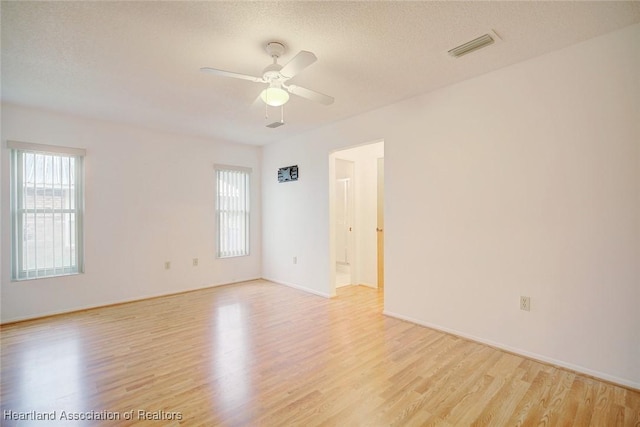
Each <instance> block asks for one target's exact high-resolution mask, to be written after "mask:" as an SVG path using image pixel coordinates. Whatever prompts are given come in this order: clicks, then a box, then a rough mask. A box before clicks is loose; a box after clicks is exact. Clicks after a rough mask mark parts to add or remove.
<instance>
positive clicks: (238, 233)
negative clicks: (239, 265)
mask: <svg viewBox="0 0 640 427" xmlns="http://www.w3.org/2000/svg"><path fill="white" fill-rule="evenodd" d="M215 171H216V220H217V231H218V233H217V236H218V238H217V254H216V256H217V257H218V258H229V257H236V256H245V255H249V175H250V173H251V169H248V168H241V167H235V166H222V165H216V166H215Z"/></svg>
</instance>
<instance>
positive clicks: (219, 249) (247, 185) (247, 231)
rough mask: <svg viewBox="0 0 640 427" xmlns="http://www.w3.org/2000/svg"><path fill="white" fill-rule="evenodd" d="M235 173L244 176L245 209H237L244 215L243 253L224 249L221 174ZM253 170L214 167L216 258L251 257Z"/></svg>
mask: <svg viewBox="0 0 640 427" xmlns="http://www.w3.org/2000/svg"><path fill="white" fill-rule="evenodd" d="M224 172H235V173H240V174H242V177H243V180H244V190H245V191H244V193H245V194H244V202H243V203H241V207H243V209H236V211H237V212H236V213H242V216H243V218H244V243H243V247H242V251H240V252H238V251H230V250H229V249H228V248H224V247H223V241H222V240H223V236H224V235H225V232H224V231H223V227H224V226H225V225H224V224H223V218H222V217H223V215H222V212H223V208H222V206H221V199H222V196H221V192H220V190H221V175H220V174H221V173H224ZM251 172H252V169H251V168H247V167H243V166H231V165H222V164H215V165H214V174H215V214H216V245H215V246H216V258H217V259H227V258H237V257H243V256H249V255H250V254H251ZM224 211H233V210H232V209H225V210H224Z"/></svg>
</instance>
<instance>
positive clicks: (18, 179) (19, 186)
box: [7, 141, 86, 281]
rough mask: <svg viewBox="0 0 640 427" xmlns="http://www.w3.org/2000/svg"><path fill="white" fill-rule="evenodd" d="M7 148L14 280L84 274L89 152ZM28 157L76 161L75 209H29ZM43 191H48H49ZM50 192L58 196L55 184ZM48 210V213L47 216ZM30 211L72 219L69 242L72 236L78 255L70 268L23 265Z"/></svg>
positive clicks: (14, 143) (18, 145) (16, 145)
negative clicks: (85, 193) (26, 156)
mask: <svg viewBox="0 0 640 427" xmlns="http://www.w3.org/2000/svg"><path fill="white" fill-rule="evenodd" d="M7 147H8V148H9V149H10V168H9V169H10V197H11V200H10V206H11V257H12V260H11V279H12V280H13V281H24V280H35V279H44V278H51V277H59V276H67V275H76V274H81V273H84V158H85V156H86V150H84V149H82V148H71V147H62V146H55V145H44V144H33V143H28V142H20V141H7ZM25 154H32V155H35V156H37V155H45V156H53V157H57V158H73V159H74V166H73V168H74V176H73V178H74V179H73V201H74V203H73V205H74V206H73V208H72V207H71V204H70V206H69V207H68V208H63V207H60V208H55V207H49V208H46V209H45V208H37V207H33V208H27V207H26V206H25V202H24V200H25V192H24V189H25V185H24V169H23V167H24V161H23V157H24V155H25ZM34 160H35V158H34ZM34 173H35V172H34ZM71 185H72V184H71V183H68V184H67V186H68V188H69V189H71ZM34 189H35V186H34ZM44 189H45V190H46V187H44ZM60 189H62V184H60ZM51 191H52V194H53V193H54V192H55V186H54V184H52V187H51ZM45 210H46V211H48V212H45ZM31 211H32V212H33V214H34V215H37V214H41V215H44V214H46V213H49V214H52V215H53V216H54V217H55V215H57V214H60V215H65V214H66V215H73V218H74V227H73V231H71V229H69V230H68V233H69V241H71V240H72V239H71V236H73V237H74V239H73V243H74V247H75V253H74V254H73V255H72V256H70V262H69V265H66V266H65V265H62V266H61V267H56V266H53V267H51V266H48V265H45V266H42V267H40V266H38V265H37V262H36V266H35V268H28V267H27V266H25V265H24V256H25V255H24V251H25V250H26V249H25V246H24V240H25V233H26V229H25V223H24V214H25V213H27V212H31ZM66 231H67V230H65V232H66ZM45 245H46V243H45ZM51 251H52V252H53V251H55V247H53V246H52V248H51Z"/></svg>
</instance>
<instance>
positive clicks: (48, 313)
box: [0, 277, 261, 325]
mask: <svg viewBox="0 0 640 427" xmlns="http://www.w3.org/2000/svg"><path fill="white" fill-rule="evenodd" d="M260 279H261V278H260V277H254V278H247V279H241V280H237V281H233V282H218V283H208V284H204V285H201V286H195V287H189V288H185V289H180V290H176V291H175V292H164V293H159V294H146V295H140V296H136V297H132V298H124V299H116V300H111V301H107V302H104V303H100V304H89V305H84V306H78V307H69V308H66V309H62V310H52V311H46V312H43V313H38V314H34V315H28V316H18V317H13V318H8V319H2V321H1V322H0V325H8V324H10V323H18V322H24V321H26V320H35V319H42V318H45V317H52V316H58V315H60V314H69V313H75V312H78V311H85V310H92V309H95V308H104V307H109V306H112V305H120V304H127V303H130V302H136V301H144V300H147V299H152V298H161V297H168V296H171V295H178V294H184V293H187V292H193V291H200V290H203V289H208V288H215V287H217V286H227V285H234V284H236V283H244V282H251V281H253V280H260Z"/></svg>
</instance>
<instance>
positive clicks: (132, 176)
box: [1, 105, 262, 322]
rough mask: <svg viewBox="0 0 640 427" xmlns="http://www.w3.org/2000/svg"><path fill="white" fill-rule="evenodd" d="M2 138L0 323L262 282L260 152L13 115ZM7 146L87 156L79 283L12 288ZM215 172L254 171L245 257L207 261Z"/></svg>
mask: <svg viewBox="0 0 640 427" xmlns="http://www.w3.org/2000/svg"><path fill="white" fill-rule="evenodd" d="M1 136H2V149H1V152H2V162H1V163H2V169H1V171H2V217H1V218H2V263H1V265H2V270H1V279H2V317H1V319H2V322H7V321H11V320H17V319H24V318H30V317H36V316H42V315H46V314H51V313H58V312H65V311H70V310H76V309H80V308H87V307H92V306H100V305H105V304H111V303H116V302H121V301H127V300H134V299H140V298H145V297H149V296H156V295H163V294H169V293H176V292H181V291H186V290H190V289H196V288H202V287H206V286H211V285H216V284H223V283H229V282H235V281H241V280H247V279H253V278H258V277H260V276H261V268H262V267H261V262H262V254H261V250H262V247H261V223H260V211H261V206H260V202H261V201H260V199H261V188H260V179H261V170H260V164H261V149H260V148H259V147H252V146H241V145H237V144H229V143H220V142H215V141H211V140H205V139H198V138H193V137H186V136H178V135H172V134H167V133H159V132H153V131H149V130H145V129H140V128H134V127H131V126H126V125H116V124H110V123H107V122H101V121H94V120H86V119H81V118H75V117H70V116H65V115H60V114H52V113H48V112H44V111H38V110H34V109H27V108H23V107H18V106H13V105H3V106H2V134H1ZM7 140H17V141H26V142H33V143H39V144H52V145H62V146H71V147H83V148H86V149H87V157H86V159H85V172H86V173H85V175H86V190H85V191H86V192H85V205H86V210H85V233H84V235H85V266H86V268H85V273H84V274H80V275H77V276H65V277H59V278H49V279H40V280H29V281H21V282H12V281H11V280H10V274H11V273H10V270H11V269H10V265H11V264H10V262H11V260H10V258H11V257H10V254H11V247H10V233H9V230H10V224H11V222H10V214H9V168H8V159H9V150H8V149H7V148H6V141H7ZM214 163H222V164H231V165H239V166H247V167H251V168H253V176H252V187H251V197H252V208H253V211H252V217H251V231H252V235H251V255H250V256H248V257H242V258H234V259H224V260H219V259H215V203H214V195H215V181H214V179H215V176H214V171H213V164H214ZM192 258H199V266H198V267H193V266H192ZM165 261H171V269H170V270H165V269H164V262H165Z"/></svg>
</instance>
